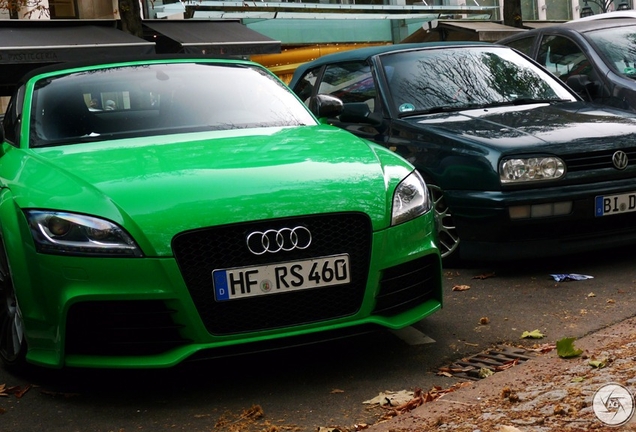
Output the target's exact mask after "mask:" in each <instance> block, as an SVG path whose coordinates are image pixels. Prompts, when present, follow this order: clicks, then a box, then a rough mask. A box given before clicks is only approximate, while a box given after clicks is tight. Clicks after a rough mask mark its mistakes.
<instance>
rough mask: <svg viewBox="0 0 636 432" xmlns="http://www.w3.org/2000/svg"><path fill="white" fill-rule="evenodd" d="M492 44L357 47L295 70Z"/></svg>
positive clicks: (467, 43) (490, 44)
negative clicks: (408, 52) (417, 51)
mask: <svg viewBox="0 0 636 432" xmlns="http://www.w3.org/2000/svg"><path fill="white" fill-rule="evenodd" d="M467 45H471V46H480V45H481V46H493V44H492V43H488V42H469V41H467V42H423V43H409V44H395V45H378V46H372V47H367V48H358V49H353V50H349V51H340V52H336V53H333V54H327V55H325V56H322V57H319V58H317V59H315V60H312V61H310V62H307V63H303V64H302V65H300V66H299V67H298V68H297V69H296V71H297V75H298V74H302V73H304V72H305V71H306V70H307V69H310V68H314V67H318V66H322V65H325V64H331V63H340V62H346V61H360V60H366V59H367V58H369V57H371V56H374V55H377V54H383V53H387V52H394V51H404V50H411V49H426V48H439V47H449V48H450V47H462V46H467Z"/></svg>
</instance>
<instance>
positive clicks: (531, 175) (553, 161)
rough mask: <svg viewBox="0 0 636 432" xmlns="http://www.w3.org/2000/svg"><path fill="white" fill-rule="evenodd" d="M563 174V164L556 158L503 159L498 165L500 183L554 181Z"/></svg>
mask: <svg viewBox="0 0 636 432" xmlns="http://www.w3.org/2000/svg"><path fill="white" fill-rule="evenodd" d="M564 174H565V163H563V161H562V160H561V159H559V158H558V157H554V156H546V157H531V158H516V159H504V160H502V161H501V162H500V163H499V178H500V179H501V183H522V182H528V181H538V180H555V179H558V178H560V177H563V175H564Z"/></svg>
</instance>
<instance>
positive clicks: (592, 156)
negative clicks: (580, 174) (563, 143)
mask: <svg viewBox="0 0 636 432" xmlns="http://www.w3.org/2000/svg"><path fill="white" fill-rule="evenodd" d="M622 150H623V151H624V152H625V153H626V154H627V157H628V158H629V160H630V161H634V160H636V148H625V149H622ZM615 152H616V150H599V151H595V152H585V153H578V154H570V155H564V156H562V159H563V161H564V162H565V164H566V166H567V168H568V171H571V172H574V171H587V170H596V169H603V168H614V164H613V163H612V156H613V155H614V153H615Z"/></svg>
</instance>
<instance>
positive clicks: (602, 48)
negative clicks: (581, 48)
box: [585, 26, 636, 79]
mask: <svg viewBox="0 0 636 432" xmlns="http://www.w3.org/2000/svg"><path fill="white" fill-rule="evenodd" d="M585 36H586V37H588V38H589V39H590V41H591V42H592V44H593V45H595V46H596V48H597V51H598V52H599V53H600V54H601V56H602V57H604V58H605V62H606V63H607V64H608V66H609V67H610V68H612V69H614V71H615V72H617V73H618V74H620V75H622V76H624V77H627V78H632V79H636V26H625V27H616V28H607V29H603V30H595V31H592V32H588V33H586V34H585Z"/></svg>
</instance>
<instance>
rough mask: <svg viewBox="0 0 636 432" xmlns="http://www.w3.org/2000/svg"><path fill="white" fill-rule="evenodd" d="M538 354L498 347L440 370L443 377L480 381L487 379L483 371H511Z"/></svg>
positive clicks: (514, 348)
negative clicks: (448, 375) (450, 376)
mask: <svg viewBox="0 0 636 432" xmlns="http://www.w3.org/2000/svg"><path fill="white" fill-rule="evenodd" d="M535 355H536V354H535V353H533V352H532V351H527V350H525V349H524V348H519V347H511V346H507V345H498V346H496V347H495V348H491V349H489V350H487V351H484V352H482V353H479V354H475V355H474V356H472V357H468V358H464V359H461V360H459V361H456V362H455V363H453V364H451V365H450V366H447V367H442V368H440V369H439V371H440V373H441V374H443V375H447V374H450V375H452V376H454V377H458V378H467V379H471V380H480V379H482V378H485V376H484V375H485V374H483V372H481V371H482V369H483V368H486V369H489V370H490V371H491V372H493V373H494V372H500V371H502V370H506V369H510V368H511V367H513V366H516V365H517V364H519V363H523V362H525V361H526V360H530V359H531V358H532V357H534V356H535Z"/></svg>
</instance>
